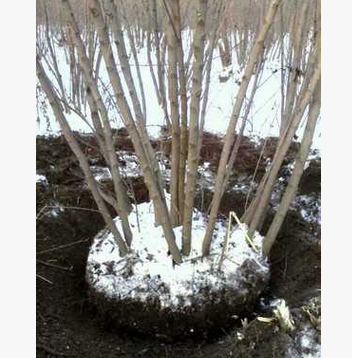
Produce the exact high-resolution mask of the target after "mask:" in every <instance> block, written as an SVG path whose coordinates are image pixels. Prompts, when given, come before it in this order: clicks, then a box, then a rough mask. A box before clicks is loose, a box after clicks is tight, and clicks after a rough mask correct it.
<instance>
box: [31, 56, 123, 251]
mask: <svg viewBox="0 0 352 358" xmlns="http://www.w3.org/2000/svg"><path fill="white" fill-rule="evenodd" d="M36 66H37V77H38V79H39V81H40V84H41V86H42V88H43V90H44V92H45V94H46V96H47V97H48V100H49V102H50V105H51V107H52V109H53V112H54V114H55V117H56V119H57V121H58V122H59V124H60V127H61V129H62V132H63V134H64V136H65V138H66V140H67V143H68V145H69V146H70V148H71V150H72V151H73V153H74V154H75V155H76V157H77V159H78V161H79V164H80V167H81V168H82V170H83V173H84V175H85V178H86V181H87V184H88V186H89V189H90V190H91V192H92V194H93V197H94V200H95V202H96V204H97V206H98V209H99V211H100V212H101V214H102V216H103V218H104V220H105V223H106V225H107V226H108V228H109V230H110V231H111V233H112V235H113V236H114V238H115V240H116V243H117V245H118V247H119V251H120V255H121V256H124V255H126V253H127V252H128V248H127V246H126V244H125V242H124V240H123V238H122V236H121V234H120V232H119V231H118V229H117V227H116V225H115V223H114V221H113V220H112V218H111V216H110V213H109V211H108V209H107V207H106V205H105V202H104V200H103V199H102V197H101V196H100V193H99V190H98V186H97V183H96V181H95V179H94V176H93V174H92V172H91V171H90V168H89V163H88V160H87V158H86V156H85V155H84V154H83V152H82V150H81V148H80V146H79V144H78V143H77V141H76V139H75V137H74V135H73V133H72V131H71V128H70V127H69V125H68V123H67V121H66V118H65V116H64V114H63V111H62V107H61V106H60V102H59V100H58V98H57V95H56V94H55V92H54V90H53V89H52V87H51V84H50V80H49V79H48V77H47V75H46V74H45V72H44V69H43V67H42V65H41V64H40V61H39V60H38V58H37V61H36Z"/></svg>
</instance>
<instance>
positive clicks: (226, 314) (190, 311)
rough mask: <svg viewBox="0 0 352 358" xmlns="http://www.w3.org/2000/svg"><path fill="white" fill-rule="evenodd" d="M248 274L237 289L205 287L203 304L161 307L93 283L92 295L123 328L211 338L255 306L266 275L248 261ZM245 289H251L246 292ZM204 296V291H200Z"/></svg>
mask: <svg viewBox="0 0 352 358" xmlns="http://www.w3.org/2000/svg"><path fill="white" fill-rule="evenodd" d="M242 274H243V276H245V275H246V276H247V277H248V281H247V282H243V286H242V287H241V288H240V289H239V288H238V289H234V290H230V289H227V290H222V291H221V292H217V293H216V294H214V293H211V292H210V290H209V291H208V289H209V288H208V289H207V288H206V287H205V288H204V292H203V295H204V296H205V297H207V299H206V300H204V299H202V300H201V301H202V302H201V304H199V303H198V302H197V299H196V298H195V300H194V302H193V304H192V305H191V306H189V307H185V308H184V309H182V310H178V311H172V310H170V309H161V308H160V303H159V302H158V301H154V302H153V301H151V302H138V301H136V300H132V299H124V300H116V299H108V298H107V297H106V296H105V295H103V294H102V293H100V292H97V291H96V290H95V289H94V288H93V287H92V286H90V299H91V301H92V302H93V303H94V305H95V306H96V307H97V308H98V312H99V315H100V317H101V319H102V320H103V321H104V322H105V324H108V325H113V326H114V327H116V328H117V329H118V330H119V331H125V332H130V333H133V334H139V335H142V336H149V337H152V338H155V339H158V340H159V341H162V342H175V341H187V340H189V339H191V340H193V341H204V340H206V341H209V340H210V341H211V340H214V339H216V338H217V337H219V336H221V335H222V334H223V332H224V331H226V330H228V329H229V328H232V327H234V325H235V324H236V321H237V322H238V317H239V316H241V315H243V314H245V313H246V312H250V311H252V310H253V308H254V306H255V304H256V301H257V298H258V296H259V294H260V292H261V291H262V290H263V289H264V287H265V282H266V280H265V278H264V277H261V276H258V275H257V273H256V266H255V264H254V263H253V262H250V261H248V262H247V263H246V265H244V267H243V272H242ZM244 290H248V293H247V294H246V295H243V293H240V292H244ZM200 296H202V295H200Z"/></svg>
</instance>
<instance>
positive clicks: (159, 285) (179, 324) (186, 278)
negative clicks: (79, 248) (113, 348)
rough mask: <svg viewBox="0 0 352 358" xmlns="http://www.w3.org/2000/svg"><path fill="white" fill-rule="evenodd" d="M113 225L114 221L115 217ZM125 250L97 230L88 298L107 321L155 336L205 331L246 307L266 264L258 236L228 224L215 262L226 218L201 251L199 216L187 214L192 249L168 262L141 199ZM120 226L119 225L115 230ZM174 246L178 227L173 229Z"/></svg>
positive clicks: (163, 243)
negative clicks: (206, 250)
mask: <svg viewBox="0 0 352 358" xmlns="http://www.w3.org/2000/svg"><path fill="white" fill-rule="evenodd" d="M115 220H116V224H117V226H118V228H119V229H121V223H120V221H119V219H118V218H117V219H115ZM130 225H131V229H132V232H133V242H132V252H131V253H130V254H128V255H127V256H125V257H123V258H121V257H120V256H119V252H118V248H117V245H116V243H115V241H114V239H113V237H112V235H111V234H110V233H109V232H107V231H103V232H101V233H100V234H98V235H97V236H96V237H95V239H94V241H93V244H92V246H91V248H90V252H89V257H88V262H87V281H88V284H89V288H90V297H91V299H92V301H93V302H94V303H95V304H96V305H97V307H98V310H99V312H100V314H101V315H102V316H103V317H104V318H106V319H108V320H109V321H110V322H111V323H114V324H116V325H117V326H118V327H121V328H124V329H132V330H134V331H137V332H141V333H143V334H151V335H153V336H156V337H159V338H168V339H170V338H171V339H183V338H185V337H189V336H191V337H194V338H197V337H199V338H205V337H207V336H209V335H213V334H214V333H215V332H217V333H219V331H220V332H221V327H223V328H226V327H228V326H229V325H231V324H233V323H234V320H235V319H236V316H237V315H238V314H240V313H241V312H243V311H244V310H249V309H251V307H252V305H253V304H254V301H255V300H256V299H257V297H258V295H259V294H260V293H261V291H262V290H263V289H264V286H265V284H266V282H267V280H268V277H269V268H268V264H267V262H266V261H264V260H263V259H262V258H261V255H260V254H259V253H258V252H261V247H262V237H261V236H260V235H259V234H256V235H255V236H254V238H253V243H254V245H255V246H256V247H257V248H258V252H256V251H255V250H253V248H252V247H251V246H249V245H248V242H247V241H246V238H245V235H244V232H243V231H242V230H241V229H239V228H238V229H233V230H232V232H231V233H230V236H229V240H228V247H227V250H226V253H225V256H224V257H225V258H224V260H223V262H222V264H221V269H219V261H220V258H221V255H222V252H223V244H224V240H225V237H226V223H223V222H220V221H219V222H218V223H217V225H216V229H215V233H214V240H213V244H212V250H211V254H210V255H209V256H208V257H206V258H203V257H202V255H201V247H202V240H203V238H204V234H205V230H206V220H205V217H204V216H203V214H201V213H200V212H199V211H196V210H195V211H194V214H193V231H192V247H193V249H192V251H191V254H190V256H188V257H184V259H183V263H182V264H181V265H176V266H174V265H173V262H172V259H171V256H170V255H168V247H167V243H166V240H165V238H164V237H163V233H162V229H161V227H155V225H154V212H153V206H152V205H151V204H150V203H143V204H140V205H138V206H137V207H136V206H134V207H133V212H132V213H131V215H130ZM121 231H122V230H121ZM174 232H175V236H176V243H177V245H178V247H181V232H182V228H181V227H177V228H175V229H174Z"/></svg>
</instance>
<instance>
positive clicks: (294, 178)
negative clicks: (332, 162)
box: [263, 83, 320, 257]
mask: <svg viewBox="0 0 352 358" xmlns="http://www.w3.org/2000/svg"><path fill="white" fill-rule="evenodd" d="M319 113H320V83H319V84H318V85H317V88H316V90H315V94H314V98H313V103H312V104H311V107H310V110H309V117H308V120H307V124H306V128H305V132H304V135H303V139H302V142H301V147H300V150H299V152H298V154H297V156H296V160H295V166H294V169H293V171H292V174H291V177H290V180H289V182H288V185H287V188H286V190H285V193H284V195H283V197H282V199H281V202H280V205H279V208H278V210H277V213H276V215H275V217H274V220H273V221H272V223H271V225H270V228H269V230H268V232H267V234H266V235H265V239H264V245H263V256H264V257H267V256H268V255H269V253H270V250H271V248H272V246H273V244H274V243H275V240H276V237H277V235H278V233H279V231H280V228H281V226H282V223H283V221H284V219H285V216H286V214H287V211H288V209H289V207H290V204H291V202H292V199H293V198H294V196H295V194H296V192H297V188H298V184H299V181H300V180H301V177H302V174H303V171H304V165H305V163H306V161H307V158H308V155H309V150H310V147H311V144H312V140H313V136H314V129H315V126H316V123H317V120H318V117H319Z"/></svg>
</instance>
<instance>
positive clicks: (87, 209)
mask: <svg viewBox="0 0 352 358" xmlns="http://www.w3.org/2000/svg"><path fill="white" fill-rule="evenodd" d="M46 208H48V209H71V210H82V211H92V212H94V213H100V211H99V210H95V209H90V208H81V207H78V206H62V205H55V206H46Z"/></svg>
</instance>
